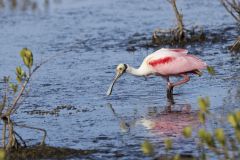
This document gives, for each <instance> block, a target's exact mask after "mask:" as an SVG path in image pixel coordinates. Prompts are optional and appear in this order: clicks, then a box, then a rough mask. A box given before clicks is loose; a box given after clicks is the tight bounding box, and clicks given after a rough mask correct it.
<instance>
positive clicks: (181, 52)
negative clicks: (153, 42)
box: [152, 48, 188, 56]
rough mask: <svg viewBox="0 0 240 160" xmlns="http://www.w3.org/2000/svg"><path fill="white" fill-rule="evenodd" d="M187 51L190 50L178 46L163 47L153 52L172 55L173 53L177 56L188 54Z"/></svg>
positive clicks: (154, 53)
mask: <svg viewBox="0 0 240 160" xmlns="http://www.w3.org/2000/svg"><path fill="white" fill-rule="evenodd" d="M187 53H188V50H186V49H181V48H178V49H170V48H161V49H159V50H157V51H155V52H153V53H152V54H153V55H156V54H161V55H169V54H170V55H172V54H174V55H175V56H183V55H186V54H187Z"/></svg>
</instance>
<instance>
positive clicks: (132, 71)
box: [126, 65, 147, 76]
mask: <svg viewBox="0 0 240 160" xmlns="http://www.w3.org/2000/svg"><path fill="white" fill-rule="evenodd" d="M127 66H128V67H127V70H126V72H127V73H130V74H132V75H134V76H147V73H146V71H145V70H144V69H143V68H142V67H139V68H134V67H131V66H129V65H127Z"/></svg>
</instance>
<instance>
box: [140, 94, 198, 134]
mask: <svg viewBox="0 0 240 160" xmlns="http://www.w3.org/2000/svg"><path fill="white" fill-rule="evenodd" d="M140 121H141V124H142V125H143V126H144V127H146V128H147V129H149V130H151V132H153V133H155V134H160V135H180V134H182V131H183V129H184V128H185V127H187V126H193V127H194V126H197V125H198V124H199V122H198V116H197V111H192V110H191V105H190V104H188V103H182V104H180V103H175V101H174V99H173V97H172V96H171V97H168V99H167V104H166V106H165V109H164V110H158V109H157V108H155V109H153V108H152V107H149V108H148V115H147V116H145V117H144V118H142V119H141V120H140Z"/></svg>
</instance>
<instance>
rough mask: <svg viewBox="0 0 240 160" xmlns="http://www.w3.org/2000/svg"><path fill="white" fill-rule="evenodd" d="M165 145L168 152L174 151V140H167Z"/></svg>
mask: <svg viewBox="0 0 240 160" xmlns="http://www.w3.org/2000/svg"><path fill="white" fill-rule="evenodd" d="M164 144H165V149H166V150H170V149H172V140H171V139H165V141H164Z"/></svg>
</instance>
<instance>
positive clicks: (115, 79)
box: [107, 72, 122, 96]
mask: <svg viewBox="0 0 240 160" xmlns="http://www.w3.org/2000/svg"><path fill="white" fill-rule="evenodd" d="M121 75H122V73H120V72H118V73H117V75H116V76H115V78H114V79H113V81H112V83H111V84H110V86H109V88H108V91H107V95H108V96H109V95H111V93H112V90H113V86H114V84H115V82H116V81H117V79H118V78H119V77H120V76H121Z"/></svg>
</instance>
